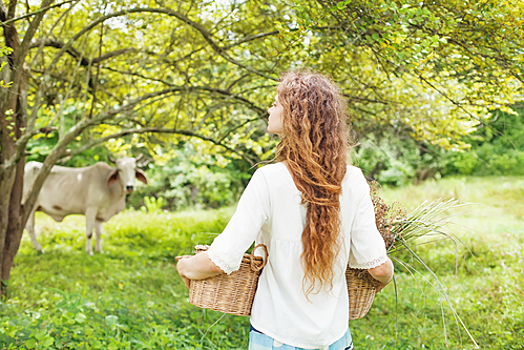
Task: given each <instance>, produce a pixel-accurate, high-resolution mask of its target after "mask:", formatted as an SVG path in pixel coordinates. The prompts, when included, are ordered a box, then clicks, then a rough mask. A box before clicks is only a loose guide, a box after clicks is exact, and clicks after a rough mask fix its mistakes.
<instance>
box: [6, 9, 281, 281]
mask: <svg viewBox="0 0 524 350" xmlns="http://www.w3.org/2000/svg"><path fill="white" fill-rule="evenodd" d="M25 5H26V6H25V8H24V6H23V5H22V4H20V3H19V2H18V1H15V0H12V1H10V2H9V4H8V6H6V5H5V4H4V2H3V1H0V21H2V24H1V25H2V29H3V37H4V40H5V46H6V47H7V48H9V50H8V51H9V52H7V51H5V50H3V49H2V50H3V51H2V52H4V53H5V54H6V56H5V58H4V63H5V65H4V66H3V68H2V71H1V72H2V80H3V81H4V82H5V85H6V87H2V88H1V90H0V100H1V104H0V105H1V108H0V113H1V115H0V123H1V127H2V128H1V131H0V147H1V153H0V270H1V273H2V276H1V280H2V290H3V291H5V287H6V286H7V281H8V280H9V276H10V271H11V268H12V265H13V260H14V257H15V255H16V253H17V251H18V248H19V245H20V240H21V236H22V232H23V228H24V226H25V223H26V221H27V219H28V215H29V213H30V211H31V208H32V206H33V204H34V203H35V201H36V198H37V196H38V193H39V190H40V188H41V186H42V184H43V182H44V180H45V178H46V176H47V175H48V174H49V172H50V170H51V168H52V167H53V166H54V165H55V164H56V163H57V162H63V161H66V160H67V159H70V158H71V157H73V156H75V155H78V154H80V153H82V152H83V151H85V150H87V149H89V148H90V147H93V146H96V145H99V144H103V143H105V142H109V141H112V140H116V139H118V138H121V137H123V136H125V135H131V134H140V135H143V137H144V138H146V139H142V140H138V139H137V140H134V139H133V140H132V141H133V142H143V141H144V140H146V141H147V137H149V138H152V137H155V138H157V139H162V138H165V137H166V136H162V135H165V134H169V135H177V137H178V140H187V139H188V138H197V139H200V140H203V141H205V142H206V143H208V144H211V145H212V147H217V148H218V149H221V150H225V151H227V152H230V153H231V154H234V155H236V157H241V158H243V159H244V160H245V161H247V162H249V163H252V164H253V163H254V162H256V161H258V160H259V159H260V158H259V154H260V153H263V150H262V149H259V154H257V153H256V152H254V151H253V147H252V145H253V140H255V141H256V140H257V139H261V140H264V139H265V140H266V141H268V140H269V137H268V136H267V135H266V134H265V132H264V127H263V125H262V124H261V123H257V121H260V120H263V119H264V115H265V114H266V111H265V108H264V107H261V106H260V104H259V102H260V101H262V102H264V101H265V100H268V99H270V98H271V97H266V96H265V92H266V90H267V89H269V88H273V87H274V85H275V81H276V80H277V78H276V75H275V74H274V70H275V66H277V65H278V60H267V57H263V56H262V55H260V52H259V53H257V55H256V56H255V55H252V56H250V55H248V54H247V53H246V52H248V51H249V50H248V49H247V48H248V47H250V46H252V45H257V43H258V42H260V41H263V40H264V38H265V37H267V36H268V35H275V34H276V33H275V32H274V30H273V31H271V30H269V31H268V29H270V28H269V27H270V22H269V21H268V20H267V16H263V17H262V18H261V19H260V20H253V21H240V22H239V21H237V19H238V18H234V17H231V16H232V14H233V15H234V13H235V12H238V9H236V8H235V6H231V7H230V8H228V7H227V6H217V5H215V4H212V3H211V4H209V3H204V2H202V3H201V2H198V1H193V2H189V3H179V2H176V3H175V2H171V3H168V2H161V1H157V2H153V1H141V2H136V1H127V2H125V1H119V2H99V1H92V2H86V1H78V0H69V1H64V2H61V3H55V2H54V1H53V0H43V1H42V2H41V3H40V4H39V5H38V6H36V7H35V6H31V5H30V4H25ZM255 7H256V6H255ZM250 10H253V9H249V8H248V9H246V12H243V14H242V16H243V15H245V14H246V13H247V14H249V16H253V15H256V10H255V12H254V13H250V12H249V11H250ZM20 12H24V14H23V15H18V16H17V13H20ZM239 16H241V15H239ZM251 18H252V17H250V19H251ZM86 23H87V24H86ZM253 33H255V34H253ZM254 51H256V50H254ZM237 55H238V56H240V57H243V59H242V62H240V61H239V60H238V59H237V58H235V56H237ZM246 55H247V56H250V57H246ZM253 67H256V68H253ZM261 96H264V98H261ZM257 98H258V100H257ZM255 101H256V102H255ZM53 135H55V136H54V137H56V143H54V145H53V147H52V148H51V149H50V151H49V152H48V153H47V154H46V155H45V160H44V161H43V167H42V170H41V171H40V173H39V175H38V177H37V179H36V181H35V183H34V185H33V188H32V189H31V194H30V195H29V197H28V199H27V201H26V202H25V203H22V202H21V200H22V189H23V174H24V165H25V157H26V152H28V144H29V142H30V141H32V140H34V139H35V138H38V137H48V136H53ZM152 135H156V136H152ZM239 135H243V136H242V137H240V136H239ZM262 144H263V142H262ZM212 147H211V148H212ZM29 151H30V149H29Z"/></svg>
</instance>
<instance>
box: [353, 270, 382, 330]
mask: <svg viewBox="0 0 524 350" xmlns="http://www.w3.org/2000/svg"><path fill="white" fill-rule="evenodd" d="M346 282H347V285H348V296H349V319H350V320H356V319H358V318H362V317H364V316H365V315H366V314H367V313H368V311H369V309H370V308H371V305H372V304H373V299H374V298H375V293H376V290H377V286H378V282H377V281H376V280H375V279H374V278H373V277H371V275H370V274H369V272H368V271H367V270H359V269H352V268H350V267H349V266H348V267H347V269H346Z"/></svg>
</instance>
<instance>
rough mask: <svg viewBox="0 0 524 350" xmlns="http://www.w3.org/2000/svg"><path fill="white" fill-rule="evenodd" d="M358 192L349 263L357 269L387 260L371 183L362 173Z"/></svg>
mask: <svg viewBox="0 0 524 350" xmlns="http://www.w3.org/2000/svg"><path fill="white" fill-rule="evenodd" d="M359 182H361V183H359V190H360V192H359V193H358V192H357V206H356V214H355V219H354V221H353V226H352V229H351V244H350V251H349V260H348V265H349V267H352V268H357V269H371V268H373V267H377V266H379V265H382V264H383V263H385V262H386V260H387V252H386V245H385V243H384V240H383V239H382V236H381V235H380V233H379V232H378V229H377V225H376V223H375V210H374V208H373V202H372V201H371V195H370V191H369V185H368V184H367V182H366V179H365V178H364V176H363V175H361V181H359Z"/></svg>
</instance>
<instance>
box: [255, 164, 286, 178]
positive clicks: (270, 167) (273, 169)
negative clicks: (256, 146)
mask: <svg viewBox="0 0 524 350" xmlns="http://www.w3.org/2000/svg"><path fill="white" fill-rule="evenodd" d="M286 172H287V168H286V166H285V165H284V163H281V162H279V163H270V164H266V165H263V166H261V167H260V168H258V169H257V170H256V171H255V173H260V174H264V175H266V176H267V175H274V174H285V173H286Z"/></svg>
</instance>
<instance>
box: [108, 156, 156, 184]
mask: <svg viewBox="0 0 524 350" xmlns="http://www.w3.org/2000/svg"><path fill="white" fill-rule="evenodd" d="M115 164H116V169H115V170H113V172H112V173H111V175H110V176H109V179H108V181H107V185H108V186H111V185H112V184H113V183H114V182H116V181H120V183H121V184H122V186H123V187H124V190H125V191H126V192H127V193H131V192H133V191H134V190H135V181H134V180H135V178H137V179H138V181H141V182H143V183H145V184H146V185H147V178H146V175H145V174H144V172H143V171H142V170H140V169H138V168H137V167H136V160H135V158H127V157H126V158H120V159H117V160H116V161H115Z"/></svg>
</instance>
